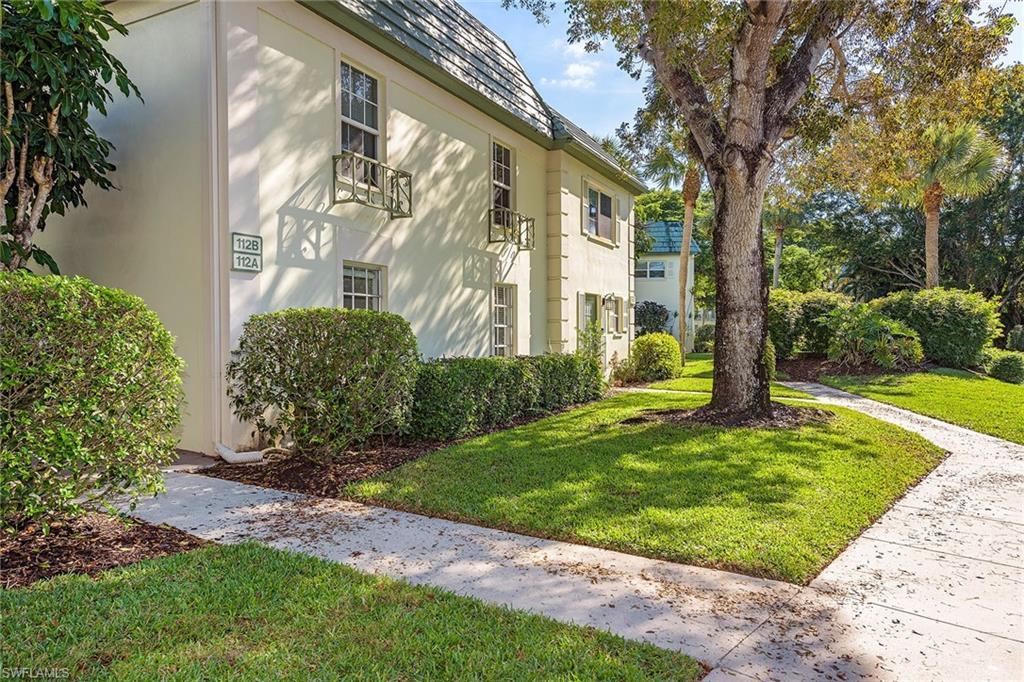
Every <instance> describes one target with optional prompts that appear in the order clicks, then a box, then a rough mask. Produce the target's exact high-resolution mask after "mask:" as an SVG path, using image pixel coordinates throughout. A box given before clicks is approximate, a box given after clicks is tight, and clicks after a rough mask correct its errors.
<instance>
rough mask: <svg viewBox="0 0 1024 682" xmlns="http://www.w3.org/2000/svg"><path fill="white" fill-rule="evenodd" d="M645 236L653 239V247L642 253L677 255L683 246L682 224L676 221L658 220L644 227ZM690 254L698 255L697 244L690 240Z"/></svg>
mask: <svg viewBox="0 0 1024 682" xmlns="http://www.w3.org/2000/svg"><path fill="white" fill-rule="evenodd" d="M644 229H645V230H647V234H649V235H651V236H652V237H654V247H653V248H652V249H651V250H650V251H645V252H644V253H679V251H680V247H681V246H682V244H683V224H682V223H681V222H679V221H678V220H668V221H663V220H659V221H656V222H652V223H647V224H646V225H644ZM690 253H700V247H699V246H697V242H695V241H694V240H693V238H692V237H691V238H690Z"/></svg>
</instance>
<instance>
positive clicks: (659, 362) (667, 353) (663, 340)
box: [628, 332, 683, 381]
mask: <svg viewBox="0 0 1024 682" xmlns="http://www.w3.org/2000/svg"><path fill="white" fill-rule="evenodd" d="M628 366H629V372H630V376H631V377H632V378H633V379H634V380H635V381H659V380H661V379H671V378H673V377H677V376H679V375H680V374H682V371H683V363H682V355H681V354H680V353H679V342H678V341H676V340H675V339H674V338H673V337H672V335H671V334H665V333H664V332H658V333H654V334H645V335H644V336H638V337H637V338H636V339H634V341H633V352H632V354H631V355H630V357H629V363H628Z"/></svg>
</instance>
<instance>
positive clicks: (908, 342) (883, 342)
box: [827, 303, 924, 369]
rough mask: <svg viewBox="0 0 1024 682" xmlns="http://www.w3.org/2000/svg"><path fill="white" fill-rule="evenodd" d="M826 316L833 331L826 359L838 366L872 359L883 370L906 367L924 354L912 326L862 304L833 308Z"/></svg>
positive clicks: (918, 361) (919, 359)
mask: <svg viewBox="0 0 1024 682" xmlns="http://www.w3.org/2000/svg"><path fill="white" fill-rule="evenodd" d="M827 319H828V324H829V326H830V327H831V332H832V340H831V341H830V342H829V346H828V359H829V360H832V361H833V362H836V363H838V364H840V365H859V364H863V363H866V362H873V363H874V364H876V365H878V366H879V367H882V368H883V369H906V368H908V367H912V366H914V365H916V364H918V363H920V362H921V360H922V358H923V357H924V354H923V352H922V350H921V341H920V339H919V338H918V336H917V333H916V332H914V330H913V329H911V328H910V327H908V326H907V325H905V324H903V323H902V322H899V321H897V320H893V319H891V318H888V317H886V316H885V315H882V314H881V313H879V312H878V311H877V310H873V309H872V308H871V307H870V306H868V305H867V304H865V303H860V304H857V305H854V306H852V307H850V308H838V309H836V310H833V311H832V312H831V313H829V315H828V318H827Z"/></svg>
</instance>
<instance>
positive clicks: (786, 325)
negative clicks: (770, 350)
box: [768, 289, 802, 360]
mask: <svg viewBox="0 0 1024 682" xmlns="http://www.w3.org/2000/svg"><path fill="white" fill-rule="evenodd" d="M801 300H802V296H801V294H800V292H799V291H790V290H788V289H771V290H769V291H768V333H769V334H770V335H771V338H772V343H774V344H775V352H776V353H777V354H778V359H779V360H785V359H786V358H788V357H790V356H791V355H792V354H793V347H794V346H795V345H796V341H797V338H798V333H797V321H798V320H799V318H800V302H801Z"/></svg>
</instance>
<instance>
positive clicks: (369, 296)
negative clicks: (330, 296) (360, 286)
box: [341, 261, 387, 311]
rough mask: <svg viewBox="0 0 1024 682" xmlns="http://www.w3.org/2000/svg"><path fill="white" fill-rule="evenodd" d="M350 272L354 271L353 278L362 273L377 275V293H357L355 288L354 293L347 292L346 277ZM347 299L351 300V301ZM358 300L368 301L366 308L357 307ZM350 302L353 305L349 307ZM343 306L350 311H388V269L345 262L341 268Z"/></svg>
mask: <svg viewBox="0 0 1024 682" xmlns="http://www.w3.org/2000/svg"><path fill="white" fill-rule="evenodd" d="M349 270H351V271H352V276H353V277H354V276H355V275H356V274H357V273H360V272H362V273H365V274H366V275H367V276H368V275H369V274H370V273H373V274H374V275H376V284H377V291H376V293H369V291H367V292H365V293H364V292H357V291H355V289H354V288H353V290H352V291H345V276H346V274H347V273H348V271H349ZM367 281H368V282H369V277H367ZM367 288H369V287H367ZM346 299H351V301H349V300H346ZM356 299H359V300H364V301H366V306H365V307H363V308H359V307H357V306H356V305H355V301H356ZM350 302H351V303H352V305H347V304H348V303H350ZM373 305H376V307H373ZM341 306H342V307H343V308H348V309H349V310H375V311H382V310H387V268H385V267H384V266H383V265H376V264H374V263H359V262H356V261H343V262H342V266H341Z"/></svg>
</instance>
